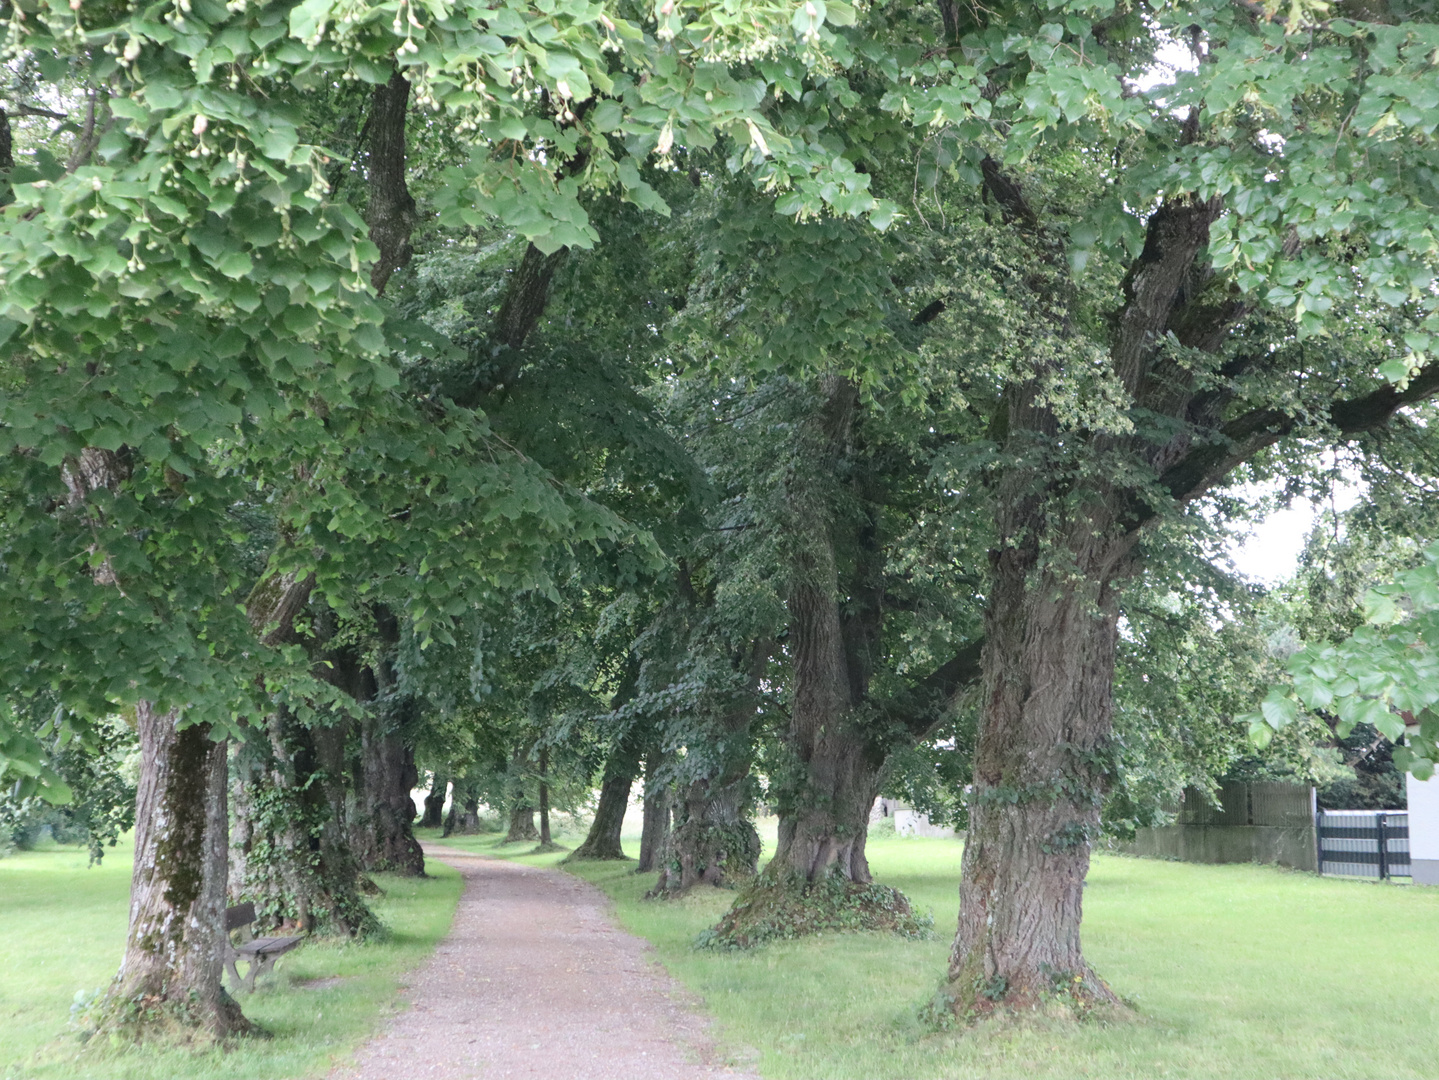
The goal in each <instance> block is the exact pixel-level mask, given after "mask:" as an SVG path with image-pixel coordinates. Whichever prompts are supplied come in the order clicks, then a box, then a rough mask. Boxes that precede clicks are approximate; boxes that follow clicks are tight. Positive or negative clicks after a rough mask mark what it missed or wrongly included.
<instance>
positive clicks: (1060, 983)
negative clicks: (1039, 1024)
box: [920, 968, 1134, 1030]
mask: <svg viewBox="0 0 1439 1080" xmlns="http://www.w3.org/2000/svg"><path fill="white" fill-rule="evenodd" d="M1133 1015H1134V1006H1133V1003H1132V1002H1127V1001H1124V1000H1123V999H1122V998H1120V997H1119V996H1118V995H1117V994H1115V993H1114V991H1113V990H1111V989H1110V988H1109V985H1108V984H1107V983H1106V982H1105V981H1104V980H1103V979H1101V978H1100V977H1099V976H1098V975H1096V974H1095V973H1094V971H1093V970H1092V969H1089V968H1086V969H1085V970H1084V971H1082V972H1077V971H1053V970H1043V971H1040V972H1038V973H1036V974H1035V975H1034V976H1033V977H1031V978H1028V979H1025V980H1023V981H1019V980H1011V979H1008V978H1005V977H1004V976H1002V975H992V976H989V977H987V978H986V977H984V976H978V977H968V978H966V977H961V978H959V979H953V980H946V981H945V982H944V983H942V984H941V985H940V987H939V989H938V990H936V991H935V995H934V997H933V998H932V999H931V1000H930V1001H929V1002H927V1003H926V1004H925V1005H924V1006H923V1007H922V1008H921V1009H920V1018H921V1020H923V1021H924V1022H925V1023H926V1024H927V1025H928V1026H930V1027H932V1028H935V1029H937V1030H949V1029H951V1028H954V1027H956V1026H958V1025H972V1024H975V1023H977V1022H979V1021H981V1020H987V1019H988V1018H994V1019H995V1020H996V1021H999V1022H1006V1021H1025V1020H1028V1019H1032V1018H1035V1017H1043V1018H1046V1019H1049V1020H1064V1021H1078V1020H1091V1019H1102V1020H1121V1019H1129V1018H1131V1017H1132V1016H1133Z"/></svg>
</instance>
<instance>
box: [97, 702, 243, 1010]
mask: <svg viewBox="0 0 1439 1080" xmlns="http://www.w3.org/2000/svg"><path fill="white" fill-rule="evenodd" d="M135 715H136V722H137V727H138V729H139V735H140V756H141V769H140V787H139V792H138V795H137V798H136V814H135V869H134V873H133V875H132V877H131V884H130V930H129V934H128V936H127V939H126V942H125V958H124V960H123V962H122V963H121V965H120V971H119V973H118V974H117V975H116V976H115V980H114V982H113V983H112V984H111V985H110V989H109V991H108V993H107V995H106V998H105V1001H104V1002H103V1003H102V1005H101V1007H100V1019H101V1026H102V1028H127V1029H130V1030H132V1031H134V1030H135V1029H137V1028H143V1027H145V1026H146V1025H148V1024H151V1023H153V1024H154V1025H155V1026H156V1028H157V1030H159V1031H161V1032H163V1031H164V1030H165V1029H166V1028H167V1026H169V1025H176V1026H177V1027H178V1028H179V1029H181V1030H185V1029H199V1030H201V1031H203V1032H206V1033H208V1034H210V1035H212V1036H215V1037H225V1036H228V1035H233V1034H237V1033H240V1032H244V1031H247V1030H249V1029H250V1027H251V1025H250V1024H249V1022H248V1021H247V1020H246V1019H245V1018H244V1016H243V1015H241V1013H240V1007H239V1005H237V1004H236V1003H235V1001H234V999H232V998H231V997H230V995H229V994H227V993H226V992H225V989H224V987H223V986H222V985H221V981H220V977H221V973H222V971H223V966H224V959H225V930H224V914H225V875H226V835H227V831H228V821H227V811H226V798H225V794H226V771H227V770H226V751H225V743H224V742H223V741H219V742H217V741H214V740H212V739H211V738H210V728H209V725H208V724H194V725H191V726H189V727H186V728H184V729H183V730H182V729H179V727H178V720H179V715H178V713H176V712H167V713H158V712H156V710H155V708H154V707H153V706H152V705H151V704H150V703H149V702H147V701H141V702H139V704H138V705H137V706H136V709H135Z"/></svg>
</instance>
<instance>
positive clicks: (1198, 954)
mask: <svg viewBox="0 0 1439 1080" xmlns="http://www.w3.org/2000/svg"><path fill="white" fill-rule="evenodd" d="M496 840H497V838H496V837H488V838H487V837H478V838H465V839H462V840H460V841H459V844H460V845H462V846H465V847H471V848H473V849H477V850H496V849H495V848H494V845H495V842H496ZM635 846H637V845H635V844H634V842H633V840H629V841H627V849H628V850H631V851H633V850H634V847H635ZM515 850H527V848H526V847H522V846H521V845H512V846H511V847H509V848H505V849H499V851H500V852H510V851H515ZM961 850H962V848H961V845H960V844H959V843H958V842H956V841H953V840H917V839H876V840H874V841H872V842H871V844H870V846H869V854H870V860H871V863H872V865H873V867H874V871H875V876H876V879H877V880H879V881H882V882H884V883H886V884H890V885H896V886H898V887H899V888H901V889H903V890H904V891H905V892H907V893H908V894H909V895H910V896H911V898H912V899H913V900H914V901H915V902H916V904H917V906H918V907H919V908H920V909H921V910H922V909H924V908H930V909H932V910H933V912H934V915H935V921H936V927H937V936H936V939H935V940H934V941H929V942H910V941H903V940H900V939H897V938H893V937H884V936H879V935H850V936H828V937H824V938H821V939H817V940H810V941H802V942H785V943H780V944H776V945H770V946H766V947H764V948H762V949H758V950H755V951H754V952H752V953H749V954H734V953H710V952H696V951H695V950H693V949H692V948H691V947H690V942H691V941H692V940H693V938H694V936H695V935H696V934H697V933H698V932H699V931H700V930H701V929H703V928H704V927H706V926H709V925H712V924H713V923H714V922H715V920H716V919H718V917H719V915H720V914H721V913H722V912H723V911H724V910H725V908H726V907H728V905H729V903H730V901H731V900H732V899H733V894H732V893H727V892H722V891H715V890H710V891H707V892H703V893H700V894H699V895H696V896H693V897H691V898H689V899H686V900H683V901H679V902H659V903H656V902H652V901H644V900H642V899H641V896H642V894H643V893H644V891H645V889H646V888H648V887H649V886H650V884H652V880H653V879H652V878H651V877H650V876H649V875H645V876H643V877H640V876H637V875H635V874H634V873H632V872H631V871H632V865H633V864H615V863H608V864H607V863H598V864H596V863H589V864H583V865H581V866H579V867H572V868H570V869H572V870H573V872H575V873H578V874H579V875H580V876H582V877H584V878H586V879H587V880H589V881H592V882H594V883H595V884H596V885H598V886H600V887H601V888H602V889H604V890H605V891H606V892H607V893H608V894H609V895H610V896H611V897H613V898H614V901H615V907H616V912H617V914H618V917H619V919H620V921H621V923H622V924H623V925H624V926H625V927H626V929H628V930H630V931H631V932H632V933H635V934H638V935H640V936H642V937H645V938H648V939H649V940H650V941H652V942H653V943H654V945H655V947H656V952H657V955H658V958H659V959H660V961H661V962H662V963H663V964H664V965H665V966H666V967H667V968H668V969H669V970H670V971H671V972H672V973H673V974H674V975H675V976H676V977H677V978H678V979H679V980H680V981H681V982H682V983H684V984H685V985H686V986H687V987H688V988H689V989H690V990H692V991H693V992H695V993H696V994H698V995H699V996H700V997H701V998H702V999H703V1001H704V1004H705V1007H706V1009H707V1011H708V1012H709V1013H710V1014H711V1015H712V1016H714V1017H715V1019H716V1021H717V1025H716V1028H717V1034H718V1036H719V1038H720V1040H721V1043H722V1045H723V1046H724V1047H725V1048H726V1049H727V1050H728V1051H729V1053H730V1055H731V1056H732V1057H733V1058H734V1059H735V1060H737V1061H741V1062H745V1061H749V1062H753V1063H754V1064H755V1066H756V1067H757V1068H758V1070H759V1072H760V1073H761V1074H762V1075H763V1076H765V1077H767V1078H772V1080H788V1078H794V1080H843V1078H865V1080H870V1078H874V1080H881V1078H894V1080H914V1078H930V1077H934V1078H938V1077H985V1078H995V1080H999V1078H1004V1077H1023V1078H1025V1080H1040V1078H1044V1077H1064V1078H1071V1077H1112V1078H1123V1077H1135V1078H1144V1080H1150V1078H1153V1077H1162V1076H1174V1077H1205V1078H1213V1077H1235V1078H1238V1077H1256V1078H1263V1080H1274V1078H1289V1077H1322V1078H1326V1080H1327V1078H1342V1077H1376V1078H1386V1080H1391V1078H1399V1077H1431V1078H1432V1077H1436V1076H1439V1040H1436V1038H1435V1036H1434V1034H1433V1033H1434V1031H1435V1030H1436V1025H1439V964H1436V962H1435V961H1436V960H1439V889H1432V890H1431V889H1416V888H1411V887H1408V886H1400V885H1392V884H1386V885H1379V884H1370V883H1364V882H1357V881H1342V880H1334V879H1321V878H1317V877H1314V876H1313V875H1308V874H1299V873H1293V872H1289V871H1284V870H1279V869H1275V868H1272V867H1261V866H1248V865H1240V866H1195V865H1190V864H1186V863H1170V862H1158V861H1152V860H1146V859H1132V858H1122V857H1119V856H1113V855H1099V856H1097V857H1096V858H1095V860H1094V869H1093V871H1092V873H1091V874H1090V879H1089V886H1088V888H1087V889H1086V891H1085V923H1084V940H1085V949H1086V952H1087V954H1088V955H1089V957H1090V960H1091V962H1092V963H1093V964H1094V965H1095V966H1096V968H1097V969H1098V970H1099V972H1100V974H1102V975H1103V976H1104V977H1105V978H1106V979H1108V980H1109V982H1110V984H1111V985H1112V986H1113V987H1114V988H1115V989H1116V990H1117V991H1118V992H1119V993H1121V994H1123V995H1124V996H1125V997H1127V998H1129V999H1131V1000H1132V1001H1133V1002H1134V1003H1135V1004H1136V1006H1137V1018H1136V1019H1134V1020H1129V1021H1123V1022H1116V1023H1105V1022H1094V1021H1090V1022H1084V1023H1079V1024H1073V1023H1061V1022H1057V1021H1047V1020H1043V1019H1036V1020H1034V1021H1031V1022H1025V1023H1022V1024H1017V1025H1016V1024H1012V1023H1011V1024H989V1025H987V1026H982V1027H980V1028H978V1029H975V1030H972V1031H969V1032H964V1033H956V1034H940V1035H936V1034H931V1033H929V1032H926V1031H925V1030H923V1029H922V1028H921V1027H920V1026H919V1024H918V1022H917V1020H916V1011H917V1007H918V1006H919V1005H920V1004H921V1003H922V1002H924V1001H925V1000H926V999H928V998H929V997H930V996H931V995H932V994H933V993H934V990H935V988H936V987H937V985H938V983H939V980H940V976H941V975H942V974H943V972H944V968H945V962H946V957H947V954H948V949H949V938H950V937H951V936H952V934H953V928H954V923H955V918H956V915H957V912H958V892H957V889H958V880H959V862H960V853H961ZM557 860H558V857H557V856H540V857H527V858H525V859H524V861H526V862H535V863H540V864H542V865H550V864H553V863H554V862H556V861H557Z"/></svg>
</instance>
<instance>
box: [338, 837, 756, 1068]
mask: <svg viewBox="0 0 1439 1080" xmlns="http://www.w3.org/2000/svg"><path fill="white" fill-rule="evenodd" d="M426 853H427V854H428V855H431V856H433V857H437V858H440V859H442V860H443V861H445V862H447V863H449V864H450V865H451V866H453V867H455V868H456V869H457V870H459V871H460V873H461V874H462V875H464V879H465V889H464V893H463V894H462V895H461V896H460V906H459V909H458V910H457V911H456V912H455V921H454V924H453V925H452V926H451V927H450V933H449V935H448V936H447V937H446V938H445V940H444V941H442V942H441V943H440V945H439V947H438V948H437V949H436V950H435V952H434V955H433V956H431V957H430V959H429V960H428V961H427V962H426V963H425V965H424V967H422V968H420V969H419V970H417V971H415V972H414V973H413V974H412V976H411V978H410V982H409V985H408V987H407V991H408V992H407V994H406V1000H408V1002H409V1003H410V1006H411V1007H410V1008H409V1009H407V1010H406V1011H404V1012H402V1013H400V1014H398V1015H396V1016H395V1017H394V1018H393V1019H391V1020H390V1022H389V1025H388V1028H387V1029H386V1030H385V1031H384V1032H382V1033H381V1034H380V1035H377V1036H376V1037H374V1038H373V1039H371V1040H370V1041H369V1042H368V1043H366V1044H365V1045H364V1046H363V1047H362V1048H361V1049H360V1052H359V1054H358V1055H357V1057H356V1060H355V1063H354V1064H353V1065H351V1066H346V1067H343V1068H338V1069H336V1070H335V1071H334V1072H333V1073H331V1080H408V1078H410V1077H435V1078H440V1080H470V1078H476V1080H478V1078H484V1080H500V1078H502V1077H503V1078H508V1077H543V1078H545V1080H649V1078H655V1080H659V1078H664V1080H676V1078H685V1080H689V1078H691V1077H694V1078H704V1077H732V1078H733V1077H741V1078H748V1080H754V1074H752V1073H747V1072H742V1071H736V1070H734V1069H731V1068H728V1067H726V1066H724V1065H721V1064H717V1063H716V1062H717V1061H718V1058H717V1056H716V1055H715V1053H714V1050H713V1047H712V1044H711V1043H710V1042H709V1040H708V1039H707V1037H706V1027H707V1024H708V1022H707V1021H706V1020H705V1019H703V1018H702V1017H700V1016H698V1015H697V1014H696V1013H695V1012H694V1010H693V1007H692V1005H691V1004H690V1003H687V1002H686V1001H685V1000H684V997H683V991H682V990H681V989H680V988H679V986H678V985H677V984H676V983H675V982H674V981H673V980H672V979H670V977H669V976H668V975H667V974H665V972H664V971H663V970H661V969H660V967H659V966H658V965H657V964H655V963H654V962H653V961H651V960H650V959H648V958H647V957H646V955H645V954H646V952H647V950H648V949H649V945H648V944H647V943H646V942H644V941H641V940H640V939H639V938H636V937H632V936H631V935H629V934H626V933H625V932H624V931H622V930H620V929H619V928H618V927H617V926H616V925H615V923H614V920H613V919H612V918H611V916H610V914H609V900H608V898H607V897H606V896H605V895H604V894H603V893H601V892H600V891H599V890H598V889H596V888H595V887H594V886H592V885H589V884H588V883H586V882H583V881H580V880H579V879H578V878H575V877H572V876H571V875H569V874H566V873H564V872H562V871H559V870H541V869H538V868H536V867H533V866H523V865H520V864H518V863H512V862H507V861H505V860H503V859H495V858H488V857H485V856H478V855H471V854H469V853H467V852H461V851H456V850H455V849H453V848H444V847H437V846H433V845H426Z"/></svg>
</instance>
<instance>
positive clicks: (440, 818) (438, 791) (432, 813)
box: [420, 772, 459, 829]
mask: <svg viewBox="0 0 1439 1080" xmlns="http://www.w3.org/2000/svg"><path fill="white" fill-rule="evenodd" d="M449 786H450V781H449V778H448V777H447V776H445V774H444V773H438V772H437V773H435V778H434V780H433V781H432V782H431V784H430V793H429V794H428V795H426V796H425V813H424V815H423V816H422V817H421V818H420V826H421V828H425V829H438V828H439V827H440V826H441V825H443V824H444V813H445V795H446V793H447V791H448V790H449ZM457 790H458V789H457ZM456 801H457V802H458V801H459V800H456Z"/></svg>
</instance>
